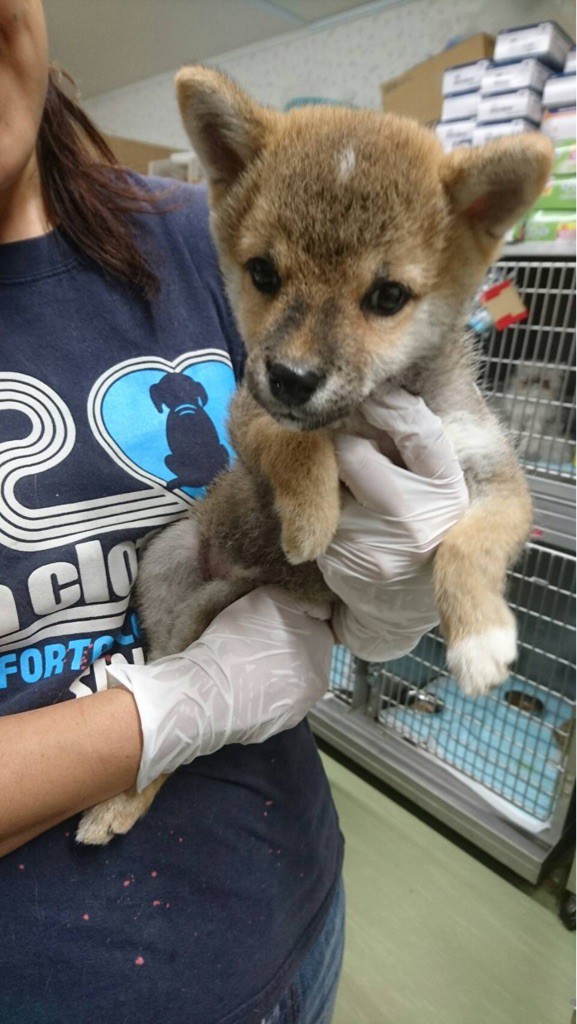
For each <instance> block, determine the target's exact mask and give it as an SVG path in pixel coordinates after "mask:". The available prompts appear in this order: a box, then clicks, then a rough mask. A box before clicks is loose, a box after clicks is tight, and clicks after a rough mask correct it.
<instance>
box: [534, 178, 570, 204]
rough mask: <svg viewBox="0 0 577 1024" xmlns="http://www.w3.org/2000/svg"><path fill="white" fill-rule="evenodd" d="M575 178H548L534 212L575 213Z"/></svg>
mask: <svg viewBox="0 0 577 1024" xmlns="http://www.w3.org/2000/svg"><path fill="white" fill-rule="evenodd" d="M575 195H576V190H575V178H550V179H549V181H548V182H547V184H546V186H545V190H544V192H543V193H542V194H541V195H540V196H539V198H538V200H537V202H536V203H535V205H534V207H533V209H534V210H573V211H575Z"/></svg>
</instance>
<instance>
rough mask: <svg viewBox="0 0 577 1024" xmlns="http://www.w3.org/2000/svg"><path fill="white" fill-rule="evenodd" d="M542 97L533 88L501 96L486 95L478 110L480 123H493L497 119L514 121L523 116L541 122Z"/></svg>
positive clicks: (534, 121) (536, 123) (537, 122)
mask: <svg viewBox="0 0 577 1024" xmlns="http://www.w3.org/2000/svg"><path fill="white" fill-rule="evenodd" d="M541 113H542V108H541V99H540V97H539V95H538V93H536V92H533V90H532V89H517V91H516V92H505V93H503V94H501V95H499V96H485V97H483V98H482V99H481V102H480V103H479V109H478V111H477V123H478V124H492V123H494V122H495V121H513V120H514V119H515V118H518V117H522V118H525V119H526V120H527V121H532V122H533V123H534V124H535V125H539V124H541Z"/></svg>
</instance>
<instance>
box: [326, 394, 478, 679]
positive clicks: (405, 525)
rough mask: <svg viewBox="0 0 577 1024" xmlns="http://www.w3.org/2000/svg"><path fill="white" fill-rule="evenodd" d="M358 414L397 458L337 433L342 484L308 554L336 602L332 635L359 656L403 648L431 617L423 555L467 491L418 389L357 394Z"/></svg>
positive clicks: (460, 510) (387, 654)
mask: <svg viewBox="0 0 577 1024" xmlns="http://www.w3.org/2000/svg"><path fill="white" fill-rule="evenodd" d="M363 414H364V416H365V418H366V419H367V420H368V421H369V423H371V424H372V425H373V426H375V427H377V428H378V429H379V431H382V432H383V433H385V434H387V435H388V436H389V437H390V438H392V440H393V441H394V444H395V446H396V448H397V450H398V452H399V454H400V455H401V458H402V460H403V462H404V463H405V466H406V467H407V468H403V467H400V466H397V465H395V464H394V463H393V462H391V460H390V459H389V458H387V457H386V456H384V455H382V454H381V453H380V451H378V449H377V445H376V442H374V441H367V440H365V439H363V438H360V437H351V436H349V435H341V436H340V437H339V438H338V440H337V459H338V464H339V475H340V477H341V479H342V480H343V481H344V483H345V484H346V486H347V488H348V491H347V492H346V493H345V498H344V504H343V510H342V516H341V521H340V525H339V528H338V530H337V533H336V534H335V537H334V540H333V541H332V543H331V545H330V547H329V548H328V549H327V552H326V554H324V555H323V556H322V557H321V558H319V560H318V564H319V566H320V569H321V572H322V573H323V576H324V578H325V580H326V582H327V584H328V585H329V587H330V588H331V590H333V591H334V593H335V594H337V595H338V597H339V598H340V599H341V602H342V603H339V605H338V606H337V608H336V609H335V612H334V614H333V620H332V622H333V628H334V630H335V632H336V634H337V636H338V637H339V639H340V640H341V642H342V643H343V644H345V645H346V646H347V647H348V648H349V649H350V650H351V651H352V652H353V653H354V654H356V655H357V656H358V657H359V658H363V659H364V660H366V661H386V660H389V659H391V658H398V657H401V655H403V654H406V653H407V652H408V651H410V650H412V649H413V647H415V645H416V644H417V643H418V641H419V640H420V638H421V637H422V636H423V635H424V634H425V633H426V632H427V630H429V629H431V628H432V627H433V626H435V625H437V623H438V621H439V619H438V615H437V611H436V608H435V603H434V600H433V586H432V556H433V553H434V552H435V550H436V548H437V547H438V545H439V544H440V543H441V541H442V539H443V537H444V536H445V534H446V533H447V532H448V531H449V530H450V529H451V527H452V526H454V525H455V523H457V522H458V521H459V520H460V519H461V518H462V516H463V515H464V513H465V512H466V511H467V508H468V504H469V496H468V492H467V487H466V485H465V480H464V477H463V473H462V471H461V468H460V466H459V463H458V461H457V457H456V455H455V452H454V449H453V446H452V444H451V442H450V441H449V439H448V438H447V437H446V435H445V433H444V431H443V426H442V424H441V421H440V419H439V418H438V417H437V416H435V415H434V413H432V412H431V410H430V409H429V408H428V407H427V406H426V405H425V403H424V402H423V400H422V399H421V398H415V397H414V396H413V395H410V394H408V392H406V391H402V390H400V389H396V390H394V391H393V390H391V391H390V392H388V393H385V394H384V395H382V396H380V398H379V400H378V401H377V400H376V399H374V398H371V399H369V400H368V401H367V402H365V404H364V406H363Z"/></svg>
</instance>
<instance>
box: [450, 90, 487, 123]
mask: <svg viewBox="0 0 577 1024" xmlns="http://www.w3.org/2000/svg"><path fill="white" fill-rule="evenodd" d="M480 99H481V93H480V92H479V91H478V90H477V91H476V92H465V93H462V94H461V95H460V96H445V98H444V100H443V108H442V110H441V121H463V120H465V119H466V118H468V117H476V116H477V111H478V109H479V100H480Z"/></svg>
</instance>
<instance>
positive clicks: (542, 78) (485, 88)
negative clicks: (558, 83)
mask: <svg viewBox="0 0 577 1024" xmlns="http://www.w3.org/2000/svg"><path fill="white" fill-rule="evenodd" d="M552 74H553V72H552V71H551V68H548V67H547V65H546V64H542V63H541V61H540V60H536V59H535V57H526V58H525V60H520V61H517V63H515V64H500V65H495V66H494V67H491V68H488V70H487V71H486V72H485V74H484V75H483V77H482V79H481V94H482V95H483V96H494V95H495V94H497V93H500V92H516V90H517V89H533V90H534V91H535V92H538V93H541V92H543V89H544V87H545V82H546V81H547V79H548V78H549V76H550V75H552Z"/></svg>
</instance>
